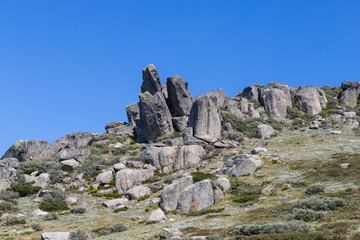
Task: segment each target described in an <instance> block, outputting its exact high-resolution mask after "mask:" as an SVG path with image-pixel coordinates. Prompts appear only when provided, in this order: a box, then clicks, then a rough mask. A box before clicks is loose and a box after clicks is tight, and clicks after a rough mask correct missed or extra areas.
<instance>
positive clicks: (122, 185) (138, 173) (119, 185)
mask: <svg viewBox="0 0 360 240" xmlns="http://www.w3.org/2000/svg"><path fill="white" fill-rule="evenodd" d="M152 176H154V172H153V171H151V170H147V169H130V168H125V169H121V170H120V171H118V172H117V173H116V175H115V181H116V189H117V190H118V191H119V193H126V191H127V190H129V189H130V188H132V187H133V186H135V185H137V184H140V183H141V182H142V181H145V180H147V179H149V178H150V177H152Z"/></svg>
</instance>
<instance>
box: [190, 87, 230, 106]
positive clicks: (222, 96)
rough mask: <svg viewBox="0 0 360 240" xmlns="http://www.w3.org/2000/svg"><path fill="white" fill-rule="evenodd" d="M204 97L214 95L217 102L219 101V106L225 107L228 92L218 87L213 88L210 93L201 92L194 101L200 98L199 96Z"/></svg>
mask: <svg viewBox="0 0 360 240" xmlns="http://www.w3.org/2000/svg"><path fill="white" fill-rule="evenodd" d="M204 97H210V98H211V97H214V98H215V99H216V103H217V106H218V107H219V108H223V107H225V105H226V102H227V101H226V100H227V98H226V93H224V90H223V89H216V90H213V91H211V92H208V93H204V94H201V95H199V96H197V97H195V98H194V102H195V101H196V100H197V99H199V98H204Z"/></svg>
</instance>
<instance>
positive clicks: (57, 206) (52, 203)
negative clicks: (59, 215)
mask: <svg viewBox="0 0 360 240" xmlns="http://www.w3.org/2000/svg"><path fill="white" fill-rule="evenodd" d="M39 208H40V209H41V210H43V211H45V212H55V211H64V210H68V209H69V207H68V204H67V202H66V201H64V200H59V199H55V198H53V199H51V200H50V198H49V200H46V201H43V202H41V203H40V205H39Z"/></svg>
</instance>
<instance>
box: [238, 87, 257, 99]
mask: <svg viewBox="0 0 360 240" xmlns="http://www.w3.org/2000/svg"><path fill="white" fill-rule="evenodd" d="M241 96H242V97H244V98H246V99H247V100H250V101H259V92H258V88H257V87H256V86H248V87H246V88H244V90H243V92H242V93H241Z"/></svg>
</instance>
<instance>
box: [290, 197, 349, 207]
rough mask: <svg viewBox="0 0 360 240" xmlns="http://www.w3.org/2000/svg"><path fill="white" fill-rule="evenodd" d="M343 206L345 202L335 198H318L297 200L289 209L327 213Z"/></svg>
mask: <svg viewBox="0 0 360 240" xmlns="http://www.w3.org/2000/svg"><path fill="white" fill-rule="evenodd" d="M344 205H345V201H344V200H343V199H341V198H337V197H319V196H312V197H310V198H306V199H301V200H298V201H297V202H296V203H295V204H294V205H293V206H292V207H291V209H292V210H294V209H310V210H313V211H329V210H335V209H336V208H338V207H342V206H344Z"/></svg>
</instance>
